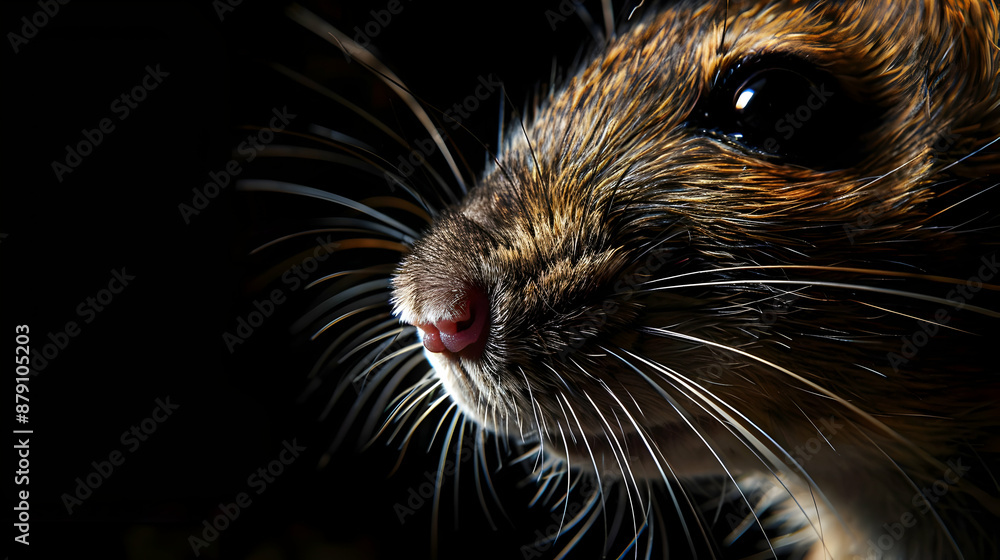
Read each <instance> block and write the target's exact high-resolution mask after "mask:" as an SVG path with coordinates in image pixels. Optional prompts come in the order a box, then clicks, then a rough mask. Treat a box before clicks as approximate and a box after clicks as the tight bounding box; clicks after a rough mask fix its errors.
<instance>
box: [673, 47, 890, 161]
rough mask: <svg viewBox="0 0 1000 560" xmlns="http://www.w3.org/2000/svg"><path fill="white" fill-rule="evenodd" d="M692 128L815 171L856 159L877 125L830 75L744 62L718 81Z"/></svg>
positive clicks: (791, 62) (799, 64)
mask: <svg viewBox="0 0 1000 560" xmlns="http://www.w3.org/2000/svg"><path fill="white" fill-rule="evenodd" d="M694 115H695V117H694V118H693V119H692V124H694V125H696V126H698V127H700V128H703V129H704V130H706V131H709V132H711V133H713V134H717V135H721V136H723V137H725V138H727V139H728V140H730V141H732V142H735V143H737V144H739V145H741V146H743V147H745V148H748V149H750V150H753V151H755V152H759V153H762V154H765V155H768V156H775V157H778V158H781V159H782V160H783V161H787V162H789V163H795V164H799V165H805V166H809V167H814V168H818V169H826V168H835V167H840V166H843V165H846V164H849V163H851V162H852V161H854V160H856V159H858V158H859V157H860V156H861V155H862V152H863V146H862V144H861V141H860V137H861V136H862V135H863V134H864V133H865V132H866V131H868V130H870V129H871V128H872V126H873V124H874V122H876V119H875V118H874V116H875V113H874V111H873V109H872V108H871V107H867V106H865V105H864V104H862V103H860V102H858V101H857V100H855V99H853V98H852V97H850V96H848V94H847V93H846V92H845V91H844V89H843V88H842V87H841V85H840V83H839V82H838V81H837V79H836V78H835V77H834V76H833V75H832V74H830V73H828V72H825V71H823V70H821V69H819V68H816V67H814V66H812V65H810V64H808V63H806V62H804V61H801V60H796V59H790V58H787V57H774V56H770V57H762V56H760V57H754V58H751V59H746V60H744V61H742V62H741V63H740V64H738V65H737V66H736V67H734V68H732V69H730V70H729V71H728V72H726V73H725V74H724V75H723V76H721V77H720V78H719V80H718V81H717V83H716V84H715V86H714V87H713V88H712V91H711V92H710V93H709V95H708V96H707V98H706V99H704V100H703V102H702V103H701V106H700V107H699V109H698V110H697V111H696V112H695V114H694Z"/></svg>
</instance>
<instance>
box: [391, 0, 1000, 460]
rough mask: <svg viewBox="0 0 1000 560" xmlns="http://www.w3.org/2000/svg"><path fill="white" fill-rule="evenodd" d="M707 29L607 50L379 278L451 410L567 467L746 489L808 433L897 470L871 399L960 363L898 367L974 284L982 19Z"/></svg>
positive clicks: (887, 14)
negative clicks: (531, 443) (834, 421)
mask: <svg viewBox="0 0 1000 560" xmlns="http://www.w3.org/2000/svg"><path fill="white" fill-rule="evenodd" d="M718 4H720V5H713V6H709V7H702V8H697V9H677V10H671V11H667V12H666V13H663V14H661V15H659V16H658V17H655V18H653V19H650V20H647V21H645V22H643V23H640V24H638V25H634V26H633V27H632V28H631V29H630V30H629V31H628V32H627V34H625V35H623V36H621V37H619V38H618V39H617V40H615V41H614V42H612V43H611V45H610V46H609V47H608V48H607V49H606V50H605V51H604V52H602V53H601V54H599V55H598V56H597V57H596V58H595V59H594V61H593V62H591V63H590V64H589V65H587V66H585V67H584V68H583V69H582V70H581V71H580V72H579V73H578V74H577V75H576V76H575V77H573V78H572V79H570V80H569V81H568V83H566V84H565V86H564V87H563V88H562V89H560V90H558V91H556V92H554V93H553V94H552V95H551V96H550V97H549V98H548V99H547V100H545V101H544V103H542V105H541V107H540V108H539V109H538V110H537V114H535V115H533V117H532V118H531V119H530V121H528V122H527V123H526V126H525V128H524V130H523V132H522V130H521V128H520V127H519V126H515V128H514V129H513V132H512V133H511V137H512V140H511V141H509V142H508V145H507V146H506V147H505V149H504V150H503V152H502V153H501V154H500V155H499V157H498V160H497V164H496V166H495V168H494V169H493V170H491V171H490V172H488V173H487V174H486V175H485V176H484V177H483V178H482V180H481V181H480V182H479V185H478V186H477V187H476V188H475V189H474V190H472V191H471V192H470V193H469V195H468V197H467V198H466V200H465V201H464V202H462V203H461V204H460V205H458V206H457V207H456V208H453V209H452V210H450V211H448V212H446V213H444V214H443V215H441V216H439V217H438V219H437V221H436V223H435V224H434V225H433V227H432V228H431V230H430V231H429V232H428V233H427V234H426V236H425V237H424V238H423V239H421V240H420V241H419V242H418V243H416V245H415V246H414V249H413V252H412V253H411V254H410V255H409V256H408V257H407V258H406V259H405V261H404V262H403V264H402V266H401V268H400V269H399V271H398V274H397V276H396V278H395V302H396V310H397V313H398V315H399V316H400V317H401V318H402V320H404V321H406V322H408V323H411V324H413V325H416V326H418V327H419V328H420V329H421V331H422V336H423V342H424V346H425V348H426V350H427V355H428V358H429V359H430V360H431V362H432V363H433V365H434V366H435V368H436V372H437V373H436V374H437V376H438V377H439V378H440V380H441V382H442V384H443V385H444V387H445V388H446V389H447V391H448V392H449V393H450V395H451V397H452V398H453V399H454V400H455V401H457V403H458V404H459V406H460V408H461V410H462V411H463V412H464V413H465V414H467V415H468V416H470V417H471V418H473V419H474V420H476V421H477V422H479V423H480V424H482V425H484V426H486V427H488V428H490V429H492V430H496V431H499V432H501V433H508V434H511V433H512V434H521V435H524V436H525V437H527V438H529V439H540V440H541V443H542V446H543V448H545V449H546V450H547V451H549V452H551V453H552V454H554V455H555V456H557V457H563V458H567V459H568V461H569V462H570V464H571V465H573V466H582V467H583V468H590V469H593V470H597V471H600V472H605V473H611V474H615V473H617V474H618V475H619V476H627V475H629V474H630V473H631V475H635V476H651V477H659V476H660V473H661V472H662V471H663V470H664V468H663V466H664V465H665V464H669V465H670V466H671V468H672V470H674V472H676V473H679V474H685V473H699V472H718V471H720V470H721V464H722V463H724V462H725V461H727V460H729V461H735V464H737V465H739V468H749V465H751V464H754V463H755V464H757V465H758V466H759V465H760V462H761V459H760V454H761V453H764V454H768V453H777V454H779V455H780V454H781V453H782V450H783V448H784V446H786V445H789V446H791V445H794V444H795V442H797V441H803V440H805V439H807V438H809V437H810V435H812V436H815V433H816V431H815V427H814V425H812V422H815V421H816V420H817V419H818V418H826V417H829V416H835V417H837V418H842V419H846V420H848V421H850V422H851V423H856V424H858V425H861V426H863V428H861V431H862V432H864V433H865V434H867V433H868V432H869V431H870V432H871V433H872V434H875V435H874V436H872V435H871V434H868V435H859V434H854V435H852V436H850V437H852V438H855V437H856V438H858V439H859V440H860V439H863V438H864V437H877V438H879V439H880V440H882V439H884V440H885V442H886V443H885V445H886V446H887V447H892V446H896V445H898V446H900V448H902V449H905V448H906V444H905V443H902V442H901V441H900V438H895V437H894V436H892V435H890V434H891V432H894V431H895V432H903V433H904V434H905V435H904V436H903V439H906V438H909V437H911V436H910V434H909V433H906V430H907V426H906V425H905V422H902V421H898V420H899V419H898V418H888V419H886V418H877V416H878V417H881V416H882V414H883V412H885V410H886V409H885V404H886V402H887V399H890V398H892V397H891V395H892V394H894V391H895V390H897V389H899V387H900V384H902V385H903V386H905V387H906V391H915V392H916V393H920V392H923V393H927V392H928V391H930V392H934V391H937V390H938V389H939V386H938V384H939V383H943V382H944V380H945V379H946V378H948V377H950V376H951V375H952V371H951V370H953V369H954V366H955V365H956V364H955V363H954V360H949V359H948V354H947V352H945V353H941V352H939V351H927V352H926V353H924V355H922V356H920V358H921V359H920V360H911V359H909V358H907V357H902V354H899V356H901V357H900V358H899V359H896V358H894V357H893V355H894V354H898V353H899V352H900V344H901V339H902V338H903V337H905V336H906V335H909V334H912V332H913V331H914V329H915V328H916V329H918V330H919V328H920V322H919V320H924V321H934V312H935V310H937V309H939V308H941V307H942V302H943V301H944V298H945V296H946V294H948V292H949V289H950V288H951V287H952V286H953V284H952V283H951V282H952V281H951V280H947V281H941V280H938V281H937V282H938V283H937V284H935V280H934V277H935V276H947V277H950V278H954V279H955V281H959V282H961V283H964V281H965V279H966V278H968V277H969V276H970V275H975V274H977V273H978V271H979V266H980V264H982V263H981V262H980V260H981V259H980V257H981V256H982V257H984V258H985V260H984V261H983V262H995V260H994V261H989V258H987V257H988V253H989V252H990V251H991V250H992V251H994V253H993V254H994V255H995V245H993V248H992V249H990V248H989V247H982V246H979V245H978V244H979V243H981V242H982V239H983V237H980V235H982V236H992V237H991V238H994V239H995V235H996V234H995V233H993V234H989V233H984V232H982V231H981V230H980V229H979V228H984V227H990V225H992V226H993V227H996V221H997V220H996V216H995V215H993V216H990V215H986V216H984V215H982V214H981V213H980V212H977V208H976V207H975V206H976V203H974V202H971V201H969V199H970V198H972V197H975V196H976V195H977V194H983V193H985V192H986V191H989V189H990V187H991V186H992V183H990V181H989V180H988V179H987V178H986V176H987V175H988V174H990V173H995V172H997V171H998V170H1000V165H998V162H997V157H996V152H995V151H994V150H992V147H987V145H988V144H989V142H991V141H993V140H995V139H996V138H997V136H998V134H1000V110H998V106H997V104H998V102H1000V95H998V93H997V85H996V75H997V71H998V65H997V61H998V57H997V53H996V48H995V42H996V38H997V37H996V35H997V33H996V30H997V21H996V18H997V14H996V11H995V10H993V11H988V10H986V6H985V5H980V4H976V3H972V2H969V3H961V4H962V6H963V7H964V8H965V9H966V10H967V12H966V19H965V20H963V19H962V18H961V17H960V16H959V14H958V13H957V12H954V11H952V10H950V9H945V8H944V7H939V6H935V5H933V4H932V3H929V4H919V3H912V4H911V3H894V4H893V5H891V6H890V5H889V4H888V3H880V4H878V5H871V4H869V5H867V6H862V5H860V4H857V5H856V4H854V3H829V5H828V4H819V5H818V6H811V5H807V4H803V3H795V4H794V5H785V4H781V3H778V4H774V5H771V4H766V5H765V4H761V5H758V4H750V5H742V4H731V5H730V6H729V10H728V14H729V21H728V24H725V25H724V23H723V20H724V16H725V14H726V13H727V12H726V10H725V9H724V5H725V3H718ZM886 21H892V22H893V23H892V25H887V24H886V23H885V22H886ZM973 22H976V23H973ZM966 156H968V157H966ZM993 198H994V199H995V198H996V197H995V196H994V197H993ZM956 204H957V205H956ZM970 219H971V220H973V221H972V222H969V221H968V220H970ZM976 220H978V221H976ZM977 231H978V232H979V233H976V232H977ZM970 232H972V233H970ZM981 280H982V281H984V282H985V281H987V280H988V279H987V278H982V279H981ZM984 299H985V297H984ZM914 316H916V317H918V318H920V319H919V320H918V322H915V321H914ZM980 319H981V317H968V318H963V321H966V320H967V321H968V323H967V325H968V326H970V327H971V328H975V327H976V326H977V325H978V323H976V321H979V320H980ZM938 322H941V321H940V318H938ZM951 326H955V325H954V324H953V325H951ZM994 328H995V327H994ZM937 330H940V329H937ZM960 334H961V333H960V332H959V331H954V330H951V331H949V332H948V333H942V339H941V342H940V343H939V345H940V346H942V347H946V346H947V345H948V344H953V343H954V342H949V341H948V340H952V339H951V338H950V337H955V336H959V335H960ZM945 339H948V340H945ZM943 349H944V348H941V350H943ZM966 358H967V359H969V361H970V362H971V363H970V364H969V366H968V367H969V368H971V369H973V370H975V369H977V368H980V367H981V366H982V364H980V363H976V360H977V359H978V358H976V357H975V356H974V355H966ZM900 359H901V360H902V361H900ZM890 380H891V381H890ZM891 387H895V388H896V389H891ZM914 396H915V398H914V402H912V403H909V402H896V403H895V410H894V411H893V412H894V413H897V414H899V415H900V416H899V418H903V417H904V416H905V415H907V414H921V413H929V410H928V402H927V401H926V399H925V398H924V397H922V396H919V395H916V394H915V395H914ZM955 400H956V401H958V400H959V399H958V398H956V399H955ZM934 407H939V410H936V411H934V412H935V413H940V414H947V415H953V414H956V412H955V411H954V410H952V408H954V407H951V408H948V406H947V403H936V404H934V405H932V406H930V408H934ZM734 426H735V428H734ZM928 435H929V437H930V439H931V440H934V439H935V438H937V437H938V436H939V435H940V434H937V433H933V434H928ZM539 436H541V437H540V438H539ZM711 442H714V443H711Z"/></svg>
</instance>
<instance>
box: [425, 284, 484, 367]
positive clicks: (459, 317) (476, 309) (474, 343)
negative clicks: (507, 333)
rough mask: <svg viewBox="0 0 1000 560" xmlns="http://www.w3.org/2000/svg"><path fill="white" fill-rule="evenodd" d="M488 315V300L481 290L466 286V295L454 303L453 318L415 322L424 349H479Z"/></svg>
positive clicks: (476, 351) (458, 350)
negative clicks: (421, 337)
mask: <svg viewBox="0 0 1000 560" xmlns="http://www.w3.org/2000/svg"><path fill="white" fill-rule="evenodd" d="M489 317H490V302H489V300H488V299H487V297H486V294H484V293H483V292H482V291H481V290H478V289H474V288H473V289H468V290H466V292H465V297H464V298H462V299H461V300H459V301H458V302H457V303H456V304H455V315H454V316H453V318H452V319H444V320H441V321H434V322H433V323H421V324H419V325H417V328H419V329H420V330H421V331H422V333H423V343H424V348H426V349H428V350H430V351H431V352H445V351H448V352H453V353H458V352H462V351H463V350H467V353H468V352H475V354H476V355H477V356H478V354H479V353H480V352H482V347H483V346H484V345H485V342H486V336H487V323H488V322H489Z"/></svg>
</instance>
